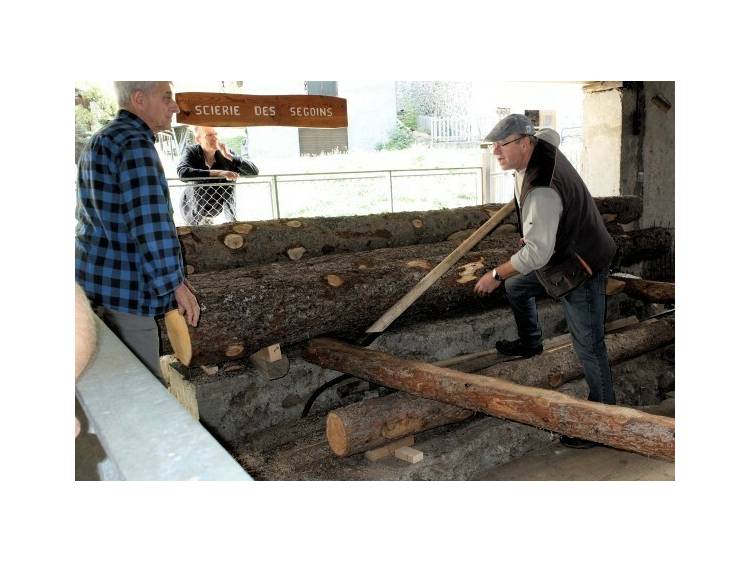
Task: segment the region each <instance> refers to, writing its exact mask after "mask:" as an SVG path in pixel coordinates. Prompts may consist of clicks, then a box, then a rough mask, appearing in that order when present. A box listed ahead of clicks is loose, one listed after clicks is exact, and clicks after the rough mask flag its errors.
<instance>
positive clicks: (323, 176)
mask: <svg viewBox="0 0 750 562" xmlns="http://www.w3.org/2000/svg"><path fill="white" fill-rule="evenodd" d="M168 183H169V189H170V196H171V200H172V207H173V209H174V218H175V224H177V225H178V226H182V225H185V224H194V223H190V222H189V220H190V219H194V217H195V215H192V216H191V215H190V213H187V215H188V216H186V213H183V212H182V208H183V206H184V204H185V203H186V202H187V203H188V204H191V198H192V204H195V201H196V200H198V202H199V204H200V205H201V206H202V207H203V208H210V209H211V210H210V211H209V212H206V213H203V216H206V218H205V219H203V221H202V223H203V224H219V223H223V222H228V221H229V220H231V219H230V218H229V216H230V215H231V214H228V213H227V212H226V207H227V205H228V204H231V203H229V199H230V196H229V195H228V193H227V191H226V189H227V185H226V184H219V183H212V182H210V181H209V182H202V183H200V184H197V183H187V182H182V181H180V180H179V179H177V178H170V179H169V180H168ZM482 188H483V171H482V167H481V166H473V167H459V168H431V169H410V170H367V171H360V172H327V173H304V174H274V175H262V176H255V177H249V178H240V179H239V180H237V182H236V184H235V187H234V188H233V189H232V194H231V198H233V200H234V203H233V204H234V217H235V220H237V221H250V220H270V219H279V218H293V217H313V216H347V215H366V214H373V213H388V212H400V211H427V210H431V209H440V208H450V207H466V206H471V205H479V204H481V203H482V202H483V198H482ZM196 192H197V193H198V197H196ZM208 215H210V216H208Z"/></svg>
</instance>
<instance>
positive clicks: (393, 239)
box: [177, 196, 643, 274]
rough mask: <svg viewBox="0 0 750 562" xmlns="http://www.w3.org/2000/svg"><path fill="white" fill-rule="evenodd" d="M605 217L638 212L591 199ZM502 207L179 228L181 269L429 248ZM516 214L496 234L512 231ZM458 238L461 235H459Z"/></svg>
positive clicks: (632, 204) (632, 200)
mask: <svg viewBox="0 0 750 562" xmlns="http://www.w3.org/2000/svg"><path fill="white" fill-rule="evenodd" d="M594 200H595V202H596V205H597V207H598V208H599V210H600V211H601V212H602V213H606V214H607V216H608V218H609V219H610V222H608V223H607V224H609V225H616V224H617V223H628V222H631V221H633V220H635V219H637V218H638V217H639V216H640V215H641V212H642V210H643V203H642V201H641V199H640V198H638V197H632V196H628V197H600V198H594ZM501 207H502V205H495V204H492V205H482V206H476V207H462V208H458V209H441V210H434V211H419V212H404V213H387V214H381V215H365V216H349V217H314V218H299V219H280V220H271V221H254V222H241V223H228V224H223V225H215V226H192V227H179V228H178V229H177V234H178V236H179V240H180V244H181V245H182V254H183V257H184V259H185V265H186V268H187V269H189V270H190V271H191V274H192V273H206V272H208V271H216V270H222V269H232V268H235V267H245V266H251V265H257V264H261V263H268V262H275V261H287V260H293V261H294V260H298V259H300V258H302V257H303V254H304V258H305V259H309V258H313V257H318V256H324V255H329V254H338V253H345V252H363V251H368V250H375V249H378V248H396V247H401V246H410V245H414V244H432V243H435V242H441V241H444V240H448V238H449V237H450V236H452V235H456V234H457V233H459V232H461V231H467V234H466V235H465V236H463V237H464V238H465V237H468V235H470V234H471V233H472V232H473V231H474V230H475V229H476V228H478V227H479V226H480V225H482V224H483V223H484V222H485V221H486V220H487V219H488V218H489V217H490V216H491V215H492V214H493V213H494V212H496V211H497V210H499V209H500V208H501ZM516 222H517V218H516V216H515V213H513V214H511V216H510V217H508V218H507V219H505V223H506V224H505V225H504V226H502V227H501V228H510V229H511V230H513V228H514V227H513V226H512V225H513V224H514V223H516ZM458 236H459V237H460V235H458Z"/></svg>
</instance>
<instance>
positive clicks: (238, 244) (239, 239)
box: [224, 232, 245, 250]
mask: <svg viewBox="0 0 750 562" xmlns="http://www.w3.org/2000/svg"><path fill="white" fill-rule="evenodd" d="M224 245H225V246H226V247H227V248H229V249H230V250H237V249H239V248H242V246H244V245H245V238H244V237H243V236H242V235H241V234H235V233H234V232H232V233H230V234H227V235H226V236H225V237H224Z"/></svg>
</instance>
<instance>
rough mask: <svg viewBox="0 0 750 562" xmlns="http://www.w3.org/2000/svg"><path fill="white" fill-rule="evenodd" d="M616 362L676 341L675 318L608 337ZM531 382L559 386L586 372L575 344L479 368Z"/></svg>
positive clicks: (608, 345) (483, 370) (521, 382)
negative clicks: (521, 359)
mask: <svg viewBox="0 0 750 562" xmlns="http://www.w3.org/2000/svg"><path fill="white" fill-rule="evenodd" d="M604 341H605V342H606V346H607V355H608V356H609V362H610V364H612V365H616V364H617V363H621V362H623V361H626V360H628V359H632V358H633V357H636V356H638V355H643V354H644V353H648V352H649V351H653V350H654V349H658V348H660V347H664V346H665V345H669V344H670V343H672V342H674V318H662V319H658V320H657V319H654V320H647V321H645V322H641V323H639V324H636V325H635V326H632V327H629V328H626V329H624V330H622V331H620V332H615V333H613V334H607V335H606V336H605V337H604ZM479 374H482V375H491V376H500V377H502V378H504V379H507V380H509V381H511V382H515V383H518V384H524V385H527V386H537V387H542V388H550V387H551V388H555V387H558V386H560V385H561V384H563V383H566V382H568V381H570V380H573V379H576V378H579V377H582V376H583V369H582V367H581V362H580V360H579V359H578V356H577V355H576V353H575V350H574V349H573V345H572V344H571V345H570V346H566V347H563V348H558V349H556V350H554V351H549V352H544V353H542V354H541V355H537V356H536V357H533V358H531V359H529V360H528V361H517V362H508V363H499V364H497V365H492V366H491V367H487V368H486V369H482V370H481V371H479Z"/></svg>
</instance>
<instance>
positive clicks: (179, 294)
mask: <svg viewBox="0 0 750 562" xmlns="http://www.w3.org/2000/svg"><path fill="white" fill-rule="evenodd" d="M174 297H175V299H177V308H178V310H179V311H180V314H182V315H183V316H184V317H185V320H186V321H187V323H188V324H190V325H191V326H193V327H195V326H197V325H198V318H199V317H200V315H201V308H200V306H199V305H198V299H196V298H195V295H194V294H193V292H192V291H191V290H190V288H189V287H188V286H187V285H186V282H185V281H183V282H182V284H181V285H180V286H179V287H177V288H176V289H175V290H174Z"/></svg>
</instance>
